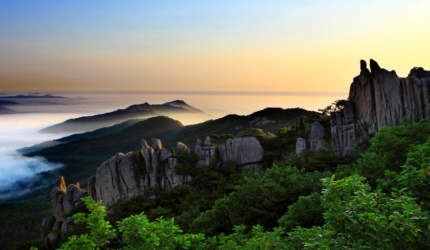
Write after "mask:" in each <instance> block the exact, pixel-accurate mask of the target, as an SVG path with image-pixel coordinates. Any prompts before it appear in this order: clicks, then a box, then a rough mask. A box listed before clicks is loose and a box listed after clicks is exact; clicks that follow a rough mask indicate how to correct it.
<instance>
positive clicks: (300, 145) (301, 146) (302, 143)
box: [296, 138, 306, 154]
mask: <svg viewBox="0 0 430 250" xmlns="http://www.w3.org/2000/svg"><path fill="white" fill-rule="evenodd" d="M305 149H306V140H305V139H303V138H297V141H296V154H300V152H302V151H303V150H305Z"/></svg>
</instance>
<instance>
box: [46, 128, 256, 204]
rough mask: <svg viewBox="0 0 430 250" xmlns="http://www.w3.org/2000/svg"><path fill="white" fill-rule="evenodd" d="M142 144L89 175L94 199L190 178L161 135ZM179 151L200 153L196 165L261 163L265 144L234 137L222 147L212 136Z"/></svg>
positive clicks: (130, 194) (180, 145)
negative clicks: (136, 149) (138, 148)
mask: <svg viewBox="0 0 430 250" xmlns="http://www.w3.org/2000/svg"><path fill="white" fill-rule="evenodd" d="M141 145H142V150H140V151H138V152H130V153H127V154H123V153H118V154H116V155H115V156H113V157H112V158H111V159H109V160H107V161H105V162H103V163H102V164H101V166H100V167H99V168H97V170H96V174H95V175H94V176H91V177H90V178H89V179H88V192H89V195H90V196H91V197H92V198H93V199H94V200H96V201H100V200H101V201H102V204H103V205H105V206H109V205H111V204H113V203H115V202H116V201H117V200H119V199H127V198H130V197H133V196H135V195H138V194H143V193H144V191H145V189H146V188H148V187H155V186H158V187H160V188H162V189H164V190H167V191H171V190H172V189H173V188H174V187H175V186H177V185H182V184H184V183H186V182H189V181H190V178H191V177H190V176H184V175H179V174H177V173H176V166H177V165H178V160H177V159H176V158H173V155H172V154H171V153H170V152H169V151H167V150H166V149H164V148H163V146H162V143H161V141H160V140H159V139H152V141H151V146H149V145H148V143H147V141H146V140H144V139H143V140H142V143H141ZM175 151H176V153H177V154H184V153H194V154H196V155H197V156H198V157H199V160H198V162H197V164H196V167H199V166H203V165H210V164H212V163H215V164H218V165H222V164H226V163H227V162H228V161H234V162H236V164H238V165H246V164H250V163H258V162H259V161H261V160H262V159H263V155H264V150H263V147H262V146H261V145H260V143H259V142H258V140H257V139H256V138H255V137H243V138H237V139H233V140H232V139H230V140H228V141H227V143H226V144H225V145H221V146H219V148H218V147H216V146H213V145H212V144H211V139H210V137H209V136H208V137H206V138H205V140H204V141H203V142H202V141H201V140H197V142H196V146H195V149H194V152H192V151H191V150H190V149H189V148H188V147H187V145H185V144H184V143H181V142H178V143H177V144H176V147H175ZM54 203H55V202H54ZM54 203H53V204H54ZM53 206H54V205H53Z"/></svg>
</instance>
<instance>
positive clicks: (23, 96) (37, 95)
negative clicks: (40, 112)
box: [0, 94, 66, 99]
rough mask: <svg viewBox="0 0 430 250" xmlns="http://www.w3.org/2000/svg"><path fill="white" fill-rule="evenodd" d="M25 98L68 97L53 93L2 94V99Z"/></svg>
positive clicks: (0, 97)
mask: <svg viewBox="0 0 430 250" xmlns="http://www.w3.org/2000/svg"><path fill="white" fill-rule="evenodd" d="M4 98H6V99H25V98H66V97H64V96H56V95H51V94H46V95H41V94H30V95H2V96H0V99H4Z"/></svg>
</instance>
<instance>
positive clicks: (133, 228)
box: [118, 214, 205, 249]
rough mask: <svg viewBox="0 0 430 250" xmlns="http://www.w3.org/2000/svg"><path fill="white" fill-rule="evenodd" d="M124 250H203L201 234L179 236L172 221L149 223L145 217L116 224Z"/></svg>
mask: <svg viewBox="0 0 430 250" xmlns="http://www.w3.org/2000/svg"><path fill="white" fill-rule="evenodd" d="M118 226H119V231H120V232H121V233H122V239H123V243H124V244H125V246H126V247H125V249H204V247H205V237H204V235H202V234H181V233H182V230H181V229H180V228H179V227H178V226H177V225H175V224H174V219H173V218H172V219H170V220H165V219H163V218H162V217H160V218H158V219H157V220H156V221H154V222H152V223H150V222H149V221H148V219H147V218H146V216H145V215H143V214H139V215H133V216H130V217H128V218H126V219H124V220H122V221H120V222H119V223H118Z"/></svg>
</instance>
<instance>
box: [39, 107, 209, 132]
mask: <svg viewBox="0 0 430 250" xmlns="http://www.w3.org/2000/svg"><path fill="white" fill-rule="evenodd" d="M160 115H162V116H169V117H171V118H173V119H177V120H181V121H182V122H184V120H185V121H186V123H188V121H190V120H191V121H192V122H194V123H197V122H201V121H205V120H208V119H211V118H213V117H211V116H210V115H208V114H206V113H204V112H203V111H201V110H198V109H196V108H194V107H191V106H190V105H188V104H186V103H185V102H184V101H181V100H176V101H172V102H167V103H164V104H152V105H151V104H148V103H147V102H145V103H143V104H136V105H131V106H129V107H127V108H125V109H118V110H116V111H112V112H109V113H104V114H99V115H94V116H84V117H79V118H75V119H70V120H67V121H64V122H62V123H59V124H56V125H53V126H49V127H47V128H44V129H42V130H40V131H39V132H41V133H63V132H68V133H79V132H87V131H91V130H95V129H98V128H102V127H108V126H111V125H114V124H117V123H119V122H123V121H126V120H129V119H142V118H149V117H154V116H160ZM192 122H191V123H192Z"/></svg>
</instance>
